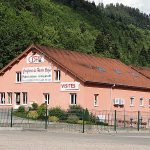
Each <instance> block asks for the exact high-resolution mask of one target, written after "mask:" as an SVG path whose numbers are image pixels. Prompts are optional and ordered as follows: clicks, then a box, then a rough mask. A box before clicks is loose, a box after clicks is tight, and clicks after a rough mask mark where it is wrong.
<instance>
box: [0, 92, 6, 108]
mask: <svg viewBox="0 0 150 150" xmlns="http://www.w3.org/2000/svg"><path fill="white" fill-rule="evenodd" d="M0 104H1V105H5V92H0Z"/></svg>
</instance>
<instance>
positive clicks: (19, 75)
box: [16, 71, 21, 83]
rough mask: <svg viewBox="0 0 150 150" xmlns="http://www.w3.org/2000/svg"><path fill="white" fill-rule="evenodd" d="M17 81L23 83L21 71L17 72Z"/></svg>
mask: <svg viewBox="0 0 150 150" xmlns="http://www.w3.org/2000/svg"><path fill="white" fill-rule="evenodd" d="M16 83H21V71H17V72H16Z"/></svg>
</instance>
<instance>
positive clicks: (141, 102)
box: [140, 97, 144, 106]
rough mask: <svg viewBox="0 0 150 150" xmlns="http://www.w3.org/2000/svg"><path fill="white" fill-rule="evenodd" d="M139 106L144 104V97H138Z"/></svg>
mask: <svg viewBox="0 0 150 150" xmlns="http://www.w3.org/2000/svg"><path fill="white" fill-rule="evenodd" d="M140 106H144V98H142V97H141V98H140Z"/></svg>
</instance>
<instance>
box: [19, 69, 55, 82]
mask: <svg viewBox="0 0 150 150" xmlns="http://www.w3.org/2000/svg"><path fill="white" fill-rule="evenodd" d="M22 82H52V69H51V67H27V68H23V69H22Z"/></svg>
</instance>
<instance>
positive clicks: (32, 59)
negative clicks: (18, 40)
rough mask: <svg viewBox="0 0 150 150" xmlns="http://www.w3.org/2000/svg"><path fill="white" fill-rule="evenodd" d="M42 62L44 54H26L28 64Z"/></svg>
mask: <svg viewBox="0 0 150 150" xmlns="http://www.w3.org/2000/svg"><path fill="white" fill-rule="evenodd" d="M43 62H44V56H43V55H38V54H36V55H28V56H27V63H28V64H39V63H43Z"/></svg>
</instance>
